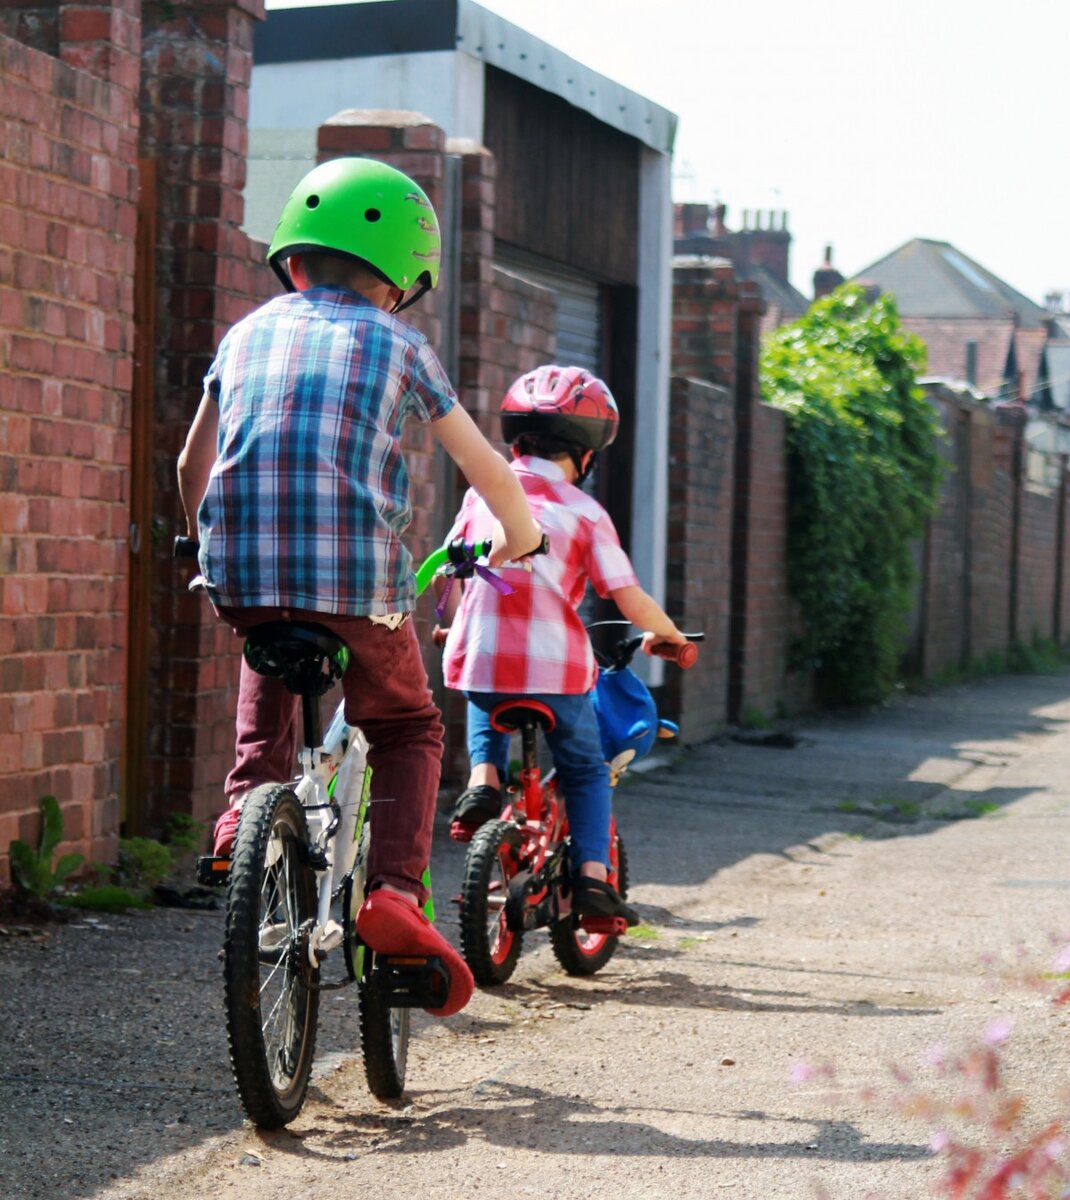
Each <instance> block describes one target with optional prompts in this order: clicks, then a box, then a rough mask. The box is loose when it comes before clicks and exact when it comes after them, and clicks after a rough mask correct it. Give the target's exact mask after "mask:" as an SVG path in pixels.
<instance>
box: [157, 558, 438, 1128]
mask: <svg viewBox="0 0 1070 1200" xmlns="http://www.w3.org/2000/svg"><path fill="white" fill-rule="evenodd" d="M196 552H197V550H196V544H195V543H194V542H192V541H191V540H189V539H187V538H179V539H176V543H175V554H176V556H179V557H193V556H195V555H196ZM197 583H198V581H197V580H194V581H193V583H192V584H191V585H190V586H191V588H192V587H195V586H197ZM244 654H245V659H246V662H247V663H248V665H249V666H250V667H251V668H252V669H253V670H255V671H258V672H260V673H261V674H265V675H271V676H273V677H275V678H278V679H280V680H281V681H282V682H283V684H284V685H285V686H286V687H287V688H288V689H289V690H290V691H291V692H293V693H294V694H296V695H298V696H300V698H301V713H302V721H303V726H304V746H303V749H302V750H301V752H300V756H299V765H300V775H299V776H298V778H297V779H295V780H292V781H290V782H288V783H278V784H265V785H263V786H261V787H257V788H254V789H252V790H251V791H250V792H249V793H248V795H247V797H246V799H245V801H244V804H243V806H242V811H241V819H240V821H239V824H238V830H237V834H236V836H235V840H234V849H233V854H232V857H230V858H215V857H212V856H205V857H203V858H201V859H200V860H199V863H198V870H199V875H200V878H201V880H202V882H204V883H209V884H220V885H221V884H225V885H226V887H227V907H226V922H225V927H224V934H223V987H224V1002H225V1008H226V1022H227V1038H228V1043H229V1047H230V1058H231V1064H232V1066H233V1069H234V1079H235V1082H236V1083H237V1087H238V1095H239V1097H240V1099H241V1104H242V1107H243V1108H244V1109H245V1112H246V1113H247V1114H248V1116H249V1117H250V1119H251V1120H252V1121H253V1122H254V1123H255V1124H257V1125H259V1126H261V1127H262V1128H264V1129H276V1128H279V1127H280V1126H283V1125H286V1124H288V1123H289V1122H290V1121H292V1120H293V1119H294V1118H295V1117H296V1116H297V1114H298V1113H299V1112H300V1111H301V1107H302V1105H303V1104H304V1101H305V1095H306V1093H307V1090H308V1080H309V1074H310V1072H311V1069H312V1060H313V1055H314V1052H315V1045H316V1026H317V1020H318V1016H319V998H320V993H321V992H323V991H328V990H333V989H336V988H342V987H346V986H349V985H350V984H355V985H356V987H357V1000H358V1007H359V1015H360V1033H361V1052H362V1055H363V1059H364V1071H365V1076H366V1078H367V1081H368V1087H369V1089H370V1090H371V1092H372V1093H373V1094H374V1095H375V1096H377V1097H379V1098H380V1099H393V1098H396V1097H397V1096H400V1095H401V1093H402V1091H403V1089H404V1086H405V1067H406V1059H407V1053H408V1044H409V1016H410V1010H411V1009H413V1008H438V1007H441V1006H442V1004H444V1003H445V1000H446V996H447V995H448V992H449V973H448V971H447V969H446V967H445V966H444V964H443V963H442V961H441V959H439V958H437V957H419V958H417V957H405V958H399V957H390V956H386V955H381V954H376V953H374V952H373V951H372V950H371V949H370V948H369V947H367V946H365V945H364V944H363V943H362V942H361V941H360V938H359V937H358V936H357V928H356V918H357V912H358V911H359V909H360V906H361V904H362V903H363V901H364V888H365V882H366V864H367V856H368V846H369V841H370V836H371V821H372V815H371V808H372V806H371V801H370V783H371V768H370V767H369V766H368V763H367V742H366V741H365V739H364V736H363V734H362V733H361V732H360V730H359V729H354V728H352V727H351V726H350V725H348V724H347V723H346V720H345V716H344V713H343V708H342V705H341V704H339V706H338V709H337V711H336V712H335V714H334V717H333V719H332V721H331V722H330V725H329V727H328V729H327V732H326V734H323V733H322V723H321V720H320V710H319V700H320V697H321V696H322V695H323V694H324V693H325V692H327V691H328V690H329V689H330V687H331V686H332V685H333V684H334V683H335V682H336V681H337V680H338V679H340V678H341V676H342V673H343V672H344V671H345V667H346V664H347V661H348V657H349V650H348V647H347V646H346V644H345V643H344V642H343V641H342V640H341V639H340V638H338V637H336V636H335V635H334V634H332V633H331V632H329V631H328V630H326V629H324V628H323V627H322V626H318V625H314V624H305V623H298V622H270V623H266V624H264V625H259V626H256V627H255V628H253V629H252V630H251V631H250V632H249V634H248V635H247V637H246V641H245V650H244ZM424 884H425V886H427V887H428V888H430V875H429V872H425V875H424ZM424 911H425V913H426V914H427V916H428V918H429V919H433V917H434V909H433V905H432V902H431V900H430V899H428V902H427V904H426V905H425V908H424ZM339 948H341V950H342V952H343V955H344V959H345V975H344V976H342V977H340V978H337V979H335V980H327V979H326V978H325V977H324V969H323V968H324V963H325V962H326V960H327V958H328V956H329V955H330V953H331V952H332V951H334V950H336V949H339Z"/></svg>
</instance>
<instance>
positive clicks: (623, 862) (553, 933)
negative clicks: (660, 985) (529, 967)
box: [550, 834, 628, 975]
mask: <svg viewBox="0 0 1070 1200" xmlns="http://www.w3.org/2000/svg"><path fill="white" fill-rule="evenodd" d="M616 838H617V891H618V892H619V893H620V895H621V898H622V899H625V900H626V899H627V898H628V855H627V854H626V852H625V850H624V840H623V838H621V836H620V835H619V834H617V835H616ZM619 942H620V938H618V937H615V936H614V935H613V934H608V933H587V932H586V931H585V930H583V929H581V928H580V927H579V926H578V925H577V924H576V923H575V922H574V921H573V919H572V917H571V916H568V917H566V918H565V919H564V920H563V921H555V922H554V923H553V924H552V925H551V926H550V944H551V946H552V947H553V951H554V957H555V958H556V959H557V961H558V962H559V963H560V964H561V967H562V969H563V970H564V971H565V973H566V974H568V975H593V974H595V972H596V971H600V970H601V969H602V968H603V967H604V966H605V965H606V963H607V962H609V960H610V959H611V958H612V957H613V955H614V954H616V952H617V946H618V944H619Z"/></svg>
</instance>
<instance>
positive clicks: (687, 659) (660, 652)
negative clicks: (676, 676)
mask: <svg viewBox="0 0 1070 1200" xmlns="http://www.w3.org/2000/svg"><path fill="white" fill-rule="evenodd" d="M650 651H651V653H652V654H656V655H657V656H658V658H666V659H668V660H669V662H674V663H676V665H677V666H678V667H679V668H680V669H681V670H683V671H686V670H687V669H688V668H689V667H693V666H694V665H695V663H696V662H698V646H696V645H695V643H694V642H684V644H683V645H682V646H678V645H677V644H676V643H675V642H658V643H657V645H654V646H651V647H650Z"/></svg>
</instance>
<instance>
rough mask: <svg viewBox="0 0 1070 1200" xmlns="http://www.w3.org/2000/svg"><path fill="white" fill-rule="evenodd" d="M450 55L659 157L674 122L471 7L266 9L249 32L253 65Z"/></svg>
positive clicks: (411, 3)
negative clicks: (556, 102)
mask: <svg viewBox="0 0 1070 1200" xmlns="http://www.w3.org/2000/svg"><path fill="white" fill-rule="evenodd" d="M434 50H438V51H442V50H456V51H457V52H458V53H461V54H467V55H469V56H471V57H473V58H477V59H480V60H482V61H483V62H485V63H487V64H488V65H489V66H492V67H497V68H498V69H499V70H502V71H508V72H509V74H511V75H515V76H516V77H517V78H519V79H523V80H525V81H526V82H527V83H530V84H532V85H534V86H535V87H537V88H540V89H541V90H543V91H545V92H550V93H551V94H552V95H555V96H560V97H561V98H562V99H563V100H567V101H568V103H569V104H572V105H574V106H575V107H576V108H579V109H582V110H583V111H584V112H587V113H590V114H591V115H592V116H593V117H596V118H597V119H598V120H599V121H602V122H604V123H605V124H606V125H609V126H611V127H612V128H614V129H619V130H620V131H621V132H622V133H626V134H629V135H630V136H631V137H634V138H636V139H637V140H638V141H640V142H642V143H643V144H644V145H647V146H650V147H651V148H652V149H654V150H658V151H660V152H661V153H663V154H669V153H671V152H672V147H673V141H674V139H675V137H676V124H677V121H676V115H675V113H672V112H670V111H669V110H668V109H666V108H662V107H661V106H660V105H658V104H655V103H654V102H653V101H651V100H647V99H646V98H645V97H643V96H640V95H639V94H638V93H636V92H633V91H631V90H630V89H628V88H626V87H624V86H623V85H622V84H619V83H616V82H614V81H613V80H612V79H607V78H606V77H605V76H604V75H600V74H598V72H597V71H592V70H591V69H590V68H589V67H585V66H583V64H582V63H578V62H576V60H575V59H572V58H569V56H568V55H567V54H565V53H563V52H562V51H561V50H558V49H556V48H555V47H553V46H551V45H549V44H548V43H547V42H544V41H542V40H541V39H540V38H537V37H536V36H535V35H534V34H531V33H528V32H527V31H526V30H523V29H520V28H519V27H518V26H516V25H513V24H511V23H510V22H509V21H506V20H505V18H504V17H500V16H498V15H497V14H496V13H492V12H489V11H488V10H487V9H485V8H482V7H480V5H478V4H475V3H473V0H376V2H374V3H358V4H330V5H323V6H321V7H313V8H272V9H269V10H268V12H267V19H266V20H265V21H264V22H263V23H262V24H260V25H258V26H257V27H256V30H255V32H254V48H253V61H254V63H255V64H256V65H257V66H262V65H267V64H272V63H276V64H277V63H291V62H309V61H317V60H326V59H332V60H336V59H343V60H347V59H358V58H366V57H370V56H374V55H390V54H398V55H401V54H420V53H426V52H428V51H434Z"/></svg>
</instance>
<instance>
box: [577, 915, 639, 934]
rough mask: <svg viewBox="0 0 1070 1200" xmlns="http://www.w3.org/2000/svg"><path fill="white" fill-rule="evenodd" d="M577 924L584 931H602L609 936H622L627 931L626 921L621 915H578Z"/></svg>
mask: <svg viewBox="0 0 1070 1200" xmlns="http://www.w3.org/2000/svg"><path fill="white" fill-rule="evenodd" d="M579 925H580V928H581V929H582V930H583V931H584V932H585V933H604V934H608V935H609V936H610V937H623V936H624V934H626V933H627V932H628V922H627V921H626V920H625V919H624V918H623V917H580V918H579Z"/></svg>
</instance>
